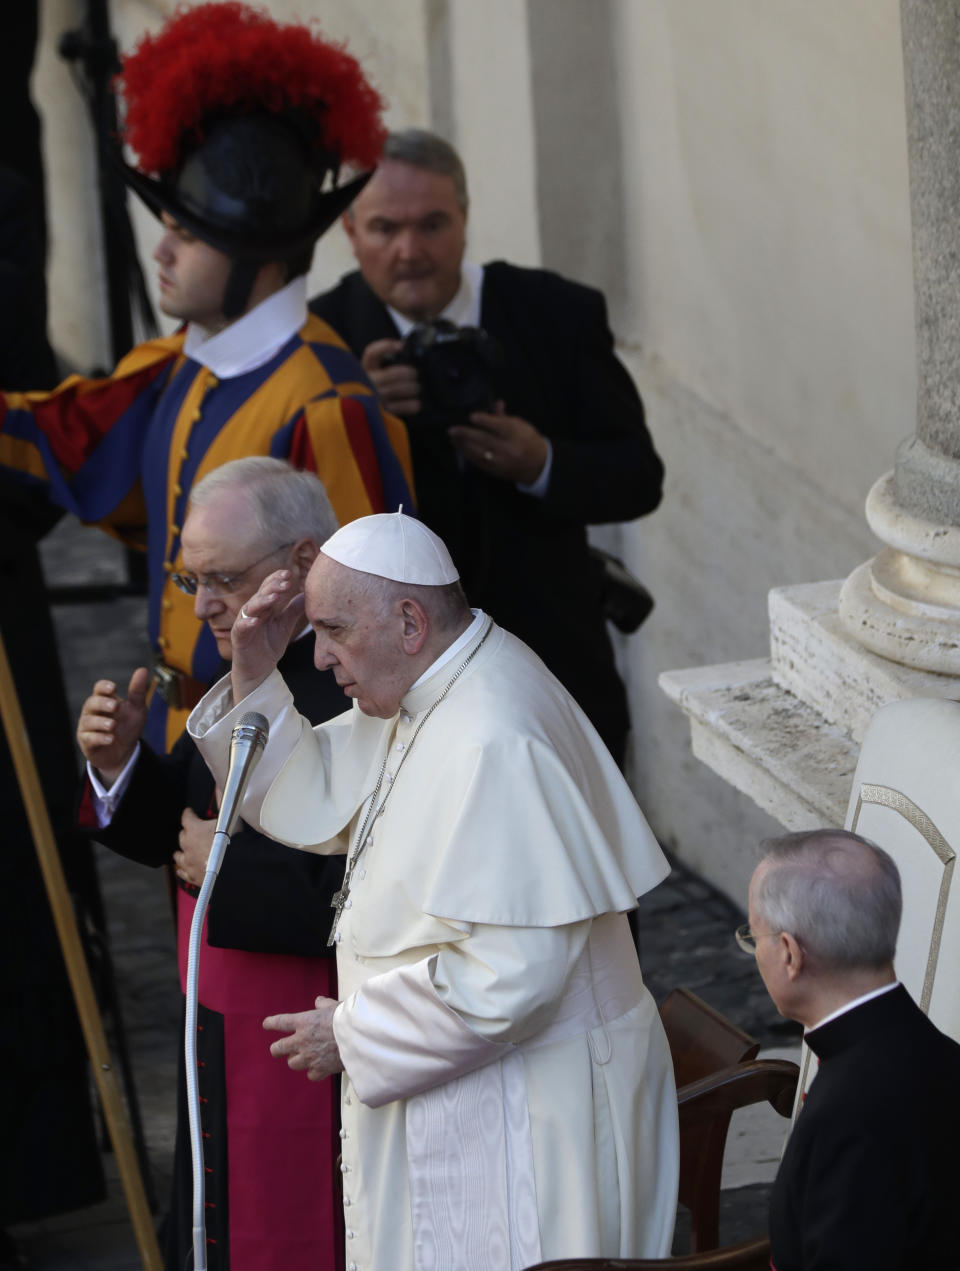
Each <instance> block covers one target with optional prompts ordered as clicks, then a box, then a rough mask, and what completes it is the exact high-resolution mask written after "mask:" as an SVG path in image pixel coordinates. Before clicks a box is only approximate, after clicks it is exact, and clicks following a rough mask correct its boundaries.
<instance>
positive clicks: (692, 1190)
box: [660, 988, 760, 1253]
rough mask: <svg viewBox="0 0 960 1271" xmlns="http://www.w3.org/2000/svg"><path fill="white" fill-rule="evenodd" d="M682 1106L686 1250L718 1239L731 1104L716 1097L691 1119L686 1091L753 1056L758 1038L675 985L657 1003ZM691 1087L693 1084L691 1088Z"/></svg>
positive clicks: (712, 1245)
mask: <svg viewBox="0 0 960 1271" xmlns="http://www.w3.org/2000/svg"><path fill="white" fill-rule="evenodd" d="M660 1018H661V1020H662V1021H663V1027H664V1031H665V1032H666V1034H667V1041H668V1042H669V1043H670V1054H671V1055H672V1056H673V1073H674V1078H675V1080H676V1083H677V1100H678V1102H679V1104H680V1108H681V1124H680V1187H679V1192H678V1198H679V1200H680V1203H681V1204H682V1205H685V1206H686V1207H687V1209H689V1210H690V1252H691V1253H699V1252H700V1250H702V1249H715V1248H716V1247H717V1244H718V1243H719V1239H720V1236H719V1220H720V1174H721V1171H722V1169H723V1151H724V1148H725V1147H726V1142H727V1131H728V1129H729V1127H730V1117H731V1115H732V1112H733V1105H731V1107H730V1108H729V1110H727V1111H724V1110H723V1109H722V1108H720V1107H718V1106H717V1105H716V1103H713V1104H712V1105H711V1109H712V1115H709V1116H701V1117H698V1118H697V1120H696V1122H695V1123H693V1124H691V1123H689V1122H688V1121H687V1120H686V1119H685V1118H684V1116H683V1111H682V1110H683V1108H684V1105H685V1104H687V1105H689V1104H690V1103H691V1099H690V1098H684V1095H685V1093H686V1092H687V1091H692V1093H694V1094H696V1093H699V1092H700V1085H699V1084H698V1083H702V1082H703V1081H704V1080H706V1079H709V1078H710V1077H711V1075H712V1074H714V1073H719V1072H726V1071H728V1070H729V1069H731V1068H733V1067H735V1066H736V1065H739V1064H742V1063H744V1062H745V1061H747V1060H751V1059H755V1058H756V1057H757V1052H758V1051H759V1050H760V1043H759V1042H758V1041H756V1040H755V1039H754V1038H753V1037H751V1036H750V1035H749V1033H745V1032H744V1031H743V1029H742V1028H737V1026H736V1025H735V1024H732V1023H731V1022H730V1020H728V1019H727V1018H726V1017H725V1016H723V1015H721V1014H720V1012H719V1011H715V1010H714V1009H713V1007H712V1006H708V1005H707V1003H706V1002H704V1001H703V999H702V998H699V997H697V995H696V993H691V992H690V990H689V989H683V988H680V989H674V990H673V992H672V993H671V994H670V996H669V997H668V998H666V1000H665V1001H664V1003H663V1005H662V1006H661V1008H660ZM693 1087H696V1089H695V1090H694V1089H693Z"/></svg>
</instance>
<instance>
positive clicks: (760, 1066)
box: [530, 989, 799, 1271]
mask: <svg viewBox="0 0 960 1271" xmlns="http://www.w3.org/2000/svg"><path fill="white" fill-rule="evenodd" d="M660 1016H661V1019H662V1020H663V1026H664V1030H665V1032H666V1034H667V1040H668V1041H669V1043H670V1053H671V1055H672V1056H673V1064H674V1072H675V1076H676V1082H677V1103H678V1107H679V1113H680V1188H679V1199H680V1201H681V1203H682V1204H684V1205H686V1206H687V1208H688V1209H689V1210H690V1213H691V1252H690V1253H689V1254H684V1255H682V1256H680V1257H677V1258H665V1259H663V1258H627V1259H622V1258H620V1259H616V1258H615V1259H610V1258H565V1259H560V1260H555V1261H553V1262H542V1263H540V1264H538V1266H537V1267H535V1268H533V1267H532V1268H530V1271H671V1269H676V1271H685V1269H686V1271H769V1267H770V1242H769V1240H768V1239H767V1238H766V1237H765V1236H764V1237H762V1238H758V1239H755V1240H747V1241H743V1242H741V1243H740V1244H736V1245H730V1246H728V1247H727V1248H725V1249H718V1248H716V1244H717V1241H718V1239H719V1230H718V1228H719V1208H720V1176H721V1170H722V1166H723V1149H724V1147H725V1145H726V1138H727V1130H728V1128H729V1125H730V1117H731V1116H732V1115H733V1113H734V1111H735V1110H736V1109H737V1108H743V1107H747V1106H749V1105H750V1104H754V1103H764V1102H767V1103H770V1104H771V1106H772V1107H774V1108H775V1109H776V1111H777V1112H779V1113H780V1115H781V1116H783V1117H789V1116H790V1113H791V1110H792V1107H793V1098H794V1094H795V1092H796V1088H797V1078H798V1075H799V1068H798V1067H797V1065H796V1064H794V1063H789V1062H787V1061H785V1060H780V1059H757V1058H756V1054H757V1052H758V1050H759V1049H760V1046H759V1043H758V1042H756V1041H755V1040H754V1039H753V1038H752V1037H750V1036H749V1034H748V1033H745V1032H743V1030H742V1029H739V1028H737V1026H736V1025H735V1024H732V1023H731V1022H730V1021H729V1020H728V1019H726V1018H725V1017H724V1016H723V1015H721V1014H720V1013H719V1011H715V1010H714V1009H713V1008H712V1007H711V1006H708V1005H707V1003H706V1002H704V1001H702V1000H701V999H700V998H699V997H697V995H696V994H695V993H691V992H690V991H689V990H688V989H675V990H674V991H673V992H672V993H671V994H670V996H669V997H668V998H667V999H666V1000H665V1001H664V1003H663V1005H662V1007H661V1008H660Z"/></svg>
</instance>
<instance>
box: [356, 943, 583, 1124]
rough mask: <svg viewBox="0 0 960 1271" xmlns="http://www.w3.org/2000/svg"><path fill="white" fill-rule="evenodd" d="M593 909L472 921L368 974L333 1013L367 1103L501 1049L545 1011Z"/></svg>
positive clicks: (476, 1063)
mask: <svg viewBox="0 0 960 1271" xmlns="http://www.w3.org/2000/svg"><path fill="white" fill-rule="evenodd" d="M589 931H590V919H587V920H585V921H583V922H578V923H573V924H570V925H568V926H563V927H533V928H529V927H497V926H489V925H480V924H478V925H476V926H474V927H473V928H472V930H471V933H470V935H469V936H467V938H466V939H464V940H462V941H457V942H453V943H451V944H448V945H445V946H444V947H443V948H442V949H441V950H440V951H439V952H438V953H435V954H433V955H432V956H431V957H429V958H424V959H423V960H422V961H420V962H416V963H413V964H412V965H410V966H404V967H395V968H393V969H392V970H390V971H386V972H384V973H383V975H377V976H374V977H372V978H371V979H369V980H368V981H367V982H366V983H365V984H364V985H363V986H362V987H361V988H360V989H358V990H357V992H356V993H354V994H352V995H351V996H350V997H349V998H347V999H346V1001H344V1002H341V1004H340V1006H339V1007H338V1008H337V1010H336V1012H335V1014H334V1017H333V1030H334V1034H335V1036H336V1039H337V1045H338V1046H339V1048H340V1057H341V1059H342V1061H343V1065H344V1068H345V1069H346V1072H347V1076H348V1077H349V1078H350V1081H351V1083H352V1084H353V1087H354V1089H355V1090H356V1092H357V1096H358V1098H359V1099H360V1100H361V1101H362V1102H363V1103H366V1104H368V1105H369V1106H370V1107H380V1106H381V1105H382V1104H385V1103H390V1102H391V1101H392V1100H393V1099H400V1098H408V1097H410V1096H411V1095H415V1094H419V1093H420V1092H421V1091H423V1090H429V1089H431V1088H432V1087H434V1086H438V1085H442V1084H443V1083H444V1082H447V1081H451V1080H453V1079H454V1078H455V1077H460V1076H463V1075H464V1074H465V1073H468V1072H472V1071H473V1070H474V1069H476V1068H482V1067H483V1066H484V1065H485V1064H488V1063H492V1062H493V1061H494V1060H497V1059H500V1058H501V1057H502V1056H503V1055H505V1054H507V1053H508V1052H509V1051H510V1050H511V1049H512V1048H513V1046H514V1045H515V1044H516V1043H517V1042H520V1041H523V1040H524V1039H525V1038H527V1037H530V1036H532V1035H533V1034H535V1033H537V1032H539V1031H540V1029H541V1028H542V1027H543V1026H544V1025H545V1024H546V1023H547V1022H548V1021H549V1019H550V1017H551V1016H552V1014H553V1012H554V1010H555V1008H556V1004H557V1002H558V1000H559V998H560V997H561V995H562V993H563V989H564V986H565V984H566V981H567V978H568V976H569V974H570V971H571V969H572V967H573V965H574V964H575V962H576V961H577V959H578V958H579V956H580V954H581V952H582V951H583V947H584V943H585V942H586V939H587V936H588V934H589Z"/></svg>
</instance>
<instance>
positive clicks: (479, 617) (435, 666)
mask: <svg viewBox="0 0 960 1271" xmlns="http://www.w3.org/2000/svg"><path fill="white" fill-rule="evenodd" d="M470 612H471V613H472V614H473V622H471V623H470V625H469V627H467V629H466V631H464V633H463V635H462V636H459V637H458V638H457V639H456V640H454V642H453V644H451V645H450V647H449V648H447V649H444V651H443V652H442V653H441V654H440V656H439V657H438V658H437V660H436V661H435V662H431V663H430V665H429V666H428V667H427V669H426V670H425V671H424V673H423V674H422V675H421V676H420V677H419V679H416V680H414V682H413V683H412V684H411V685H410V688H408V689H407V692H408V693H409V692H410V691H411V690H412V689H415V688H416V687H417V685H418V684H422V683H423V682H424V680H429V678H430V676H431V675H436V673H437V672H438V671H439V670H440V669H441V668H442V667H444V666H446V664H447V663H448V662H452V661H453V659H454V658H455V657H456V656H457V654H458V653H460V652H461V651H462V650H463V649H465V648H466V647H467V645H468V644H469V643H470V641H471V640H472V639H473V637H474V636H476V635H479V634H480V628H481V627H482V626H483V624H484V622H485V621H486V615H485V614H484V612H483V610H482V609H471V610H470Z"/></svg>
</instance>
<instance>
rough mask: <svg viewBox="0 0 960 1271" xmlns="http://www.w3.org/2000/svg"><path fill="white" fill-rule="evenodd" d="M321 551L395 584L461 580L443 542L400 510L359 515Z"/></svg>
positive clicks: (426, 584)
mask: <svg viewBox="0 0 960 1271" xmlns="http://www.w3.org/2000/svg"><path fill="white" fill-rule="evenodd" d="M320 550H321V552H323V554H324V556H329V557H330V559H331V560H335V561H338V562H339V564H341V565H346V566H347V567H348V568H349V569H356V570H359V571H360V572H361V573H363V574H375V575H376V576H377V577H378V578H392V579H393V580H394V581H395V582H398V583H411V584H415V585H417V586H420V587H443V586H444V585H445V584H447V583H455V582H456V581H457V580H458V579H459V577H460V575H459V574H458V573H457V569H456V566H455V565H454V563H453V561H452V559H451V557H450V553H449V552H448V551H447V548H446V544H445V543H444V541H443V539H441V538H438V537H437V535H436V534H434V532H433V530H428V529H427V527H426V526H425V525H424V524H423V522H422V521H415V520H414V519H413V517H412V516H404V514H403V512H402V511H397V512H377V513H374V515H373V516H361V517H359V518H358V519H357V520H356V521H351V522H350V523H349V524H348V525H344V526H343V528H342V529H339V530H337V532H336V534H333V535H332V536H331V537H330V538H328V539H327V541H326V542H325V543H324V545H323V546H322V547H321V548H320Z"/></svg>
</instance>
